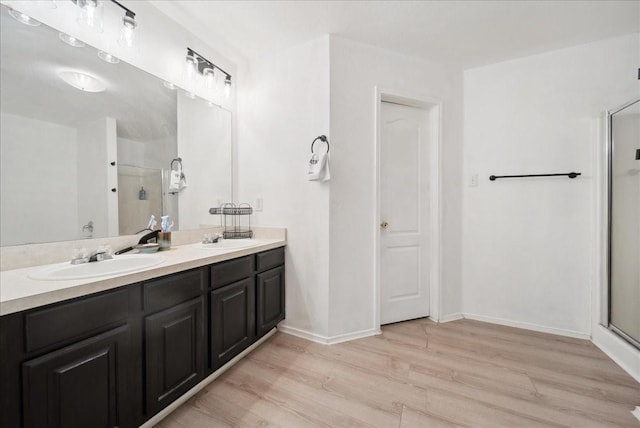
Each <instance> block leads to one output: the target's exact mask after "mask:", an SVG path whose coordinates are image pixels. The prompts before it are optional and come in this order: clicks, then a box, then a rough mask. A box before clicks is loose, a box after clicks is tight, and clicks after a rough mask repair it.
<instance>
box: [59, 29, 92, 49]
mask: <svg viewBox="0 0 640 428" xmlns="http://www.w3.org/2000/svg"><path fill="white" fill-rule="evenodd" d="M58 37H59V38H60V40H62V41H63V42H65V43H66V44H68V45H69V46H73V47H74V48H83V47H85V46H86V45H85V43H84V42H83V41H82V40H78V39H76V38H75V37H73V36H70V35H68V34H66V33H63V32H60V33H58Z"/></svg>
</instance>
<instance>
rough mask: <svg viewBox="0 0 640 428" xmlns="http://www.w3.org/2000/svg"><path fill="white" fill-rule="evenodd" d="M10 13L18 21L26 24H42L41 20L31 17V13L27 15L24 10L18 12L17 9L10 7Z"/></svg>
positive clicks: (34, 25) (33, 25) (35, 25)
mask: <svg viewBox="0 0 640 428" xmlns="http://www.w3.org/2000/svg"><path fill="white" fill-rule="evenodd" d="M9 15H11V17H12V18H13V19H16V20H18V21H20V22H22V23H23V24H25V25H31V26H32V27H37V26H38V25H40V22H38V21H36V20H35V19H33V18H32V17H30V16H29V15H26V14H24V13H22V12H18V11H17V10H15V9H11V8H9Z"/></svg>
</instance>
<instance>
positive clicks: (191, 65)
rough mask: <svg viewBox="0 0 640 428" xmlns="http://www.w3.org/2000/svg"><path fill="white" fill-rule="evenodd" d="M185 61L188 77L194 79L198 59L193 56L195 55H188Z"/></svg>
mask: <svg viewBox="0 0 640 428" xmlns="http://www.w3.org/2000/svg"><path fill="white" fill-rule="evenodd" d="M185 61H186V65H185V72H186V74H187V79H193V77H194V76H195V75H196V70H197V67H198V61H197V60H196V59H195V58H194V57H193V55H187V57H186V58H185Z"/></svg>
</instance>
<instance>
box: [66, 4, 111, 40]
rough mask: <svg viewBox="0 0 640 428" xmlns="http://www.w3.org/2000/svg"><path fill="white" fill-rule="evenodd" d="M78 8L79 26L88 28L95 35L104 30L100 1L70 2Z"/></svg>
mask: <svg viewBox="0 0 640 428" xmlns="http://www.w3.org/2000/svg"><path fill="white" fill-rule="evenodd" d="M72 1H73V2H74V3H75V4H76V6H78V18H77V21H78V23H79V24H82V25H84V26H86V27H89V28H90V29H92V30H93V31H95V32H97V33H102V30H103V29H104V20H103V19H102V16H103V11H104V8H103V5H102V2H101V1H100V0H72Z"/></svg>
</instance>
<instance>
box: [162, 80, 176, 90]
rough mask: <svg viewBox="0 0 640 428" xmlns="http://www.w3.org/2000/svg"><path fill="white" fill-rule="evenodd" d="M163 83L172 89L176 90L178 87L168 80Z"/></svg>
mask: <svg viewBox="0 0 640 428" xmlns="http://www.w3.org/2000/svg"><path fill="white" fill-rule="evenodd" d="M162 84H163V85H164V87H165V88H167V89H171V90H172V91H175V89H176V85H174V84H173V83H171V82H167V81H166V80H165V81H164V82H162Z"/></svg>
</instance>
